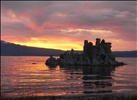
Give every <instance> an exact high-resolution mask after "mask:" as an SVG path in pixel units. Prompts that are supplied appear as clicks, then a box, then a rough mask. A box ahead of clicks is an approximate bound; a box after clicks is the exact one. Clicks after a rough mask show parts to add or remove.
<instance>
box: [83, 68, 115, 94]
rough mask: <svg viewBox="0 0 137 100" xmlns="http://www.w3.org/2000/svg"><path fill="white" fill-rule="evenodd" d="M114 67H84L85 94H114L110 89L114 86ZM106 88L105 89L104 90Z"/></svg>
mask: <svg viewBox="0 0 137 100" xmlns="http://www.w3.org/2000/svg"><path fill="white" fill-rule="evenodd" d="M114 69H115V68H114V67H113V66H105V68H104V67H102V66H92V67H91V66H88V67H86V66H85V67H83V80H84V82H83V85H84V91H83V93H106V92H109V93H110V92H112V90H110V89H108V87H111V86H112V83H111V81H110V80H111V79H112V77H111V72H112V71H114ZM104 88H105V89H104Z"/></svg>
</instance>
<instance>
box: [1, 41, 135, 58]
mask: <svg viewBox="0 0 137 100" xmlns="http://www.w3.org/2000/svg"><path fill="white" fill-rule="evenodd" d="M75 52H76V53H82V51H75ZM62 53H64V51H63V50H57V49H46V48H37V47H29V46H23V45H19V44H14V43H9V42H5V41H3V40H1V56H50V55H54V56H59V55H60V54H62ZM112 54H113V55H114V56H115V57H137V50H134V51H115V52H112Z"/></svg>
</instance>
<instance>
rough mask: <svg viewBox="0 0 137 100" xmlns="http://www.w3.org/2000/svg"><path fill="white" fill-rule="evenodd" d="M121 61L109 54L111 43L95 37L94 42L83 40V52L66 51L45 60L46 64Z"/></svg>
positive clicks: (97, 63)
mask: <svg viewBox="0 0 137 100" xmlns="http://www.w3.org/2000/svg"><path fill="white" fill-rule="evenodd" d="M123 64H124V63H123V62H117V61H116V60H115V57H113V55H112V54H111V43H110V42H105V40H104V39H103V40H100V39H99V38H97V39H96V44H95V45H93V43H92V42H88V40H85V41H84V47H83V53H82V54H77V53H74V50H73V49H72V50H71V51H66V52H65V53H64V54H61V55H60V58H58V59H55V58H53V57H52V56H51V57H50V58H49V59H48V60H47V61H46V65H49V66H53V65H60V66H65V65H101V66H103V65H114V66H118V65H123Z"/></svg>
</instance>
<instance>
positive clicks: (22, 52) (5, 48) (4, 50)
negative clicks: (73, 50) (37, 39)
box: [1, 41, 63, 56]
mask: <svg viewBox="0 0 137 100" xmlns="http://www.w3.org/2000/svg"><path fill="white" fill-rule="evenodd" d="M61 53H63V51H62V50H56V49H45V48H37V47H28V46H22V45H18V44H14V43H9V42H5V41H1V55H2V56H49V55H54V56H58V55H60V54H61Z"/></svg>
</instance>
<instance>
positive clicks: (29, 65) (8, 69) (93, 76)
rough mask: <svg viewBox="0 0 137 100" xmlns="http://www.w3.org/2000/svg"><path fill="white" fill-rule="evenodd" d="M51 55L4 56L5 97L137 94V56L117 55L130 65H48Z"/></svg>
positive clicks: (3, 92) (2, 79) (2, 88)
mask: <svg viewBox="0 0 137 100" xmlns="http://www.w3.org/2000/svg"><path fill="white" fill-rule="evenodd" d="M47 58H48V57H46V56H45V57H43V56H2V57H1V93H2V95H3V96H4V97H22V96H60V95H61V96H62V95H69V96H71V95H86V94H89V95H92V94H104V93H131V94H132V93H137V58H116V59H117V60H118V61H123V62H125V63H127V64H128V65H124V66H119V67H112V66H106V67H101V66H98V67H97V66H94V67H88V66H85V67H84V66H83V67H81V66H71V67H69V66H67V67H65V68H61V67H60V66H57V67H54V68H50V67H48V66H46V65H45V60H46V59H47Z"/></svg>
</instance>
